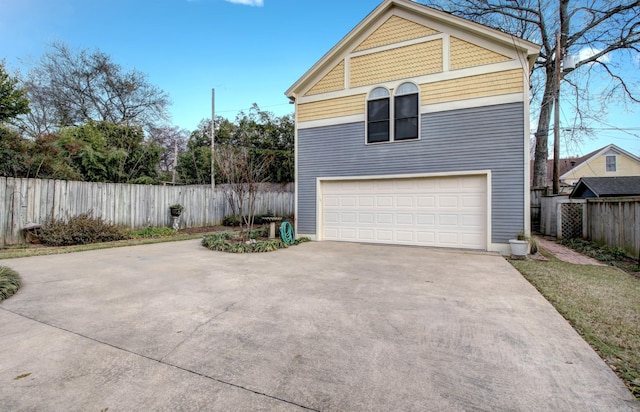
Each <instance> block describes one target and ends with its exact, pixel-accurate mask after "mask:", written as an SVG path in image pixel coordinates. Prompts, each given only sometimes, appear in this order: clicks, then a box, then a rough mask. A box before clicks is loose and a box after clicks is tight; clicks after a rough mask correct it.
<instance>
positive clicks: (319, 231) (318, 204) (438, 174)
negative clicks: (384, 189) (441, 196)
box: [315, 170, 501, 251]
mask: <svg viewBox="0 0 640 412" xmlns="http://www.w3.org/2000/svg"><path fill="white" fill-rule="evenodd" d="M482 175H484V176H486V188H487V205H486V211H487V214H486V219H487V221H486V224H487V226H486V227H487V234H486V235H487V238H486V242H485V244H486V245H487V250H489V251H501V249H494V246H495V245H500V244H494V243H491V234H492V231H493V227H492V225H491V216H492V214H493V210H492V208H491V205H492V197H493V192H492V190H493V188H492V185H491V170H469V171H459V172H436V173H409V174H392V175H362V176H330V177H316V236H315V240H318V241H321V240H323V235H324V234H323V233H322V227H323V220H322V183H324V182H332V181H334V182H335V181H348V180H385V179H422V178H438V177H457V176H482ZM490 248H491V249H490Z"/></svg>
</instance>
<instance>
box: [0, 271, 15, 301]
mask: <svg viewBox="0 0 640 412" xmlns="http://www.w3.org/2000/svg"><path fill="white" fill-rule="evenodd" d="M18 289H20V275H18V273H16V272H15V271H13V270H11V269H9V268H8V267H4V266H0V302H1V301H3V300H5V299H7V298H8V297H9V296H11V295H13V294H14V293H16V292H17V291H18Z"/></svg>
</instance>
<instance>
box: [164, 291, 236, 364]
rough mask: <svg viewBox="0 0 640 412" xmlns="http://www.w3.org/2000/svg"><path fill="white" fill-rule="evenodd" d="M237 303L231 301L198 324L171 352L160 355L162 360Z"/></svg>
mask: <svg viewBox="0 0 640 412" xmlns="http://www.w3.org/2000/svg"><path fill="white" fill-rule="evenodd" d="M236 303H238V302H233V303H230V304H229V305H227V306H225V308H224V309H223V310H222V311H221V312H219V313H217V314H215V315H214V316H212V317H210V318H209V319H208V320H207V321H205V322H202V323H201V324H200V325H198V326H196V328H195V329H193V330H192V331H191V333H189V335H187V336H186V337H185V338H184V339H182V341H181V342H180V343H178V344H177V345H176V346H175V347H174V348H173V349H171V350H170V351H169V352H167V353H166V354H164V355H163V356H162V357H160V361H161V362H164V360H165V359H166V358H167V356H169V355H171V354H172V353H173V352H175V351H176V350H177V349H178V348H179V347H180V346H182V345H183V344H184V343H185V342H186V341H187V340H189V338H191V337H192V336H193V335H194V334H195V333H196V332H198V331H199V330H200V329H201V328H202V327H204V326H206V325H208V324H210V323H211V322H212V321H213V320H215V319H217V318H218V317H220V316H222V315H224V314H225V313H227V312H229V309H231V308H232V307H233V306H234V305H235V304H236Z"/></svg>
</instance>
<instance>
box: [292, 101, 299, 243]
mask: <svg viewBox="0 0 640 412" xmlns="http://www.w3.org/2000/svg"><path fill="white" fill-rule="evenodd" d="M294 97H295V95H294ZM294 106H295V108H294V110H293V119H294V126H293V128H294V129H293V164H294V166H293V170H294V181H293V182H294V189H293V230H294V233H296V234H297V233H298V216H299V214H298V193H300V192H299V191H298V185H299V182H298V176H299V168H298V166H299V155H298V131H299V130H300V129H299V126H298V105H297V104H295V105H294ZM296 237H297V236H296Z"/></svg>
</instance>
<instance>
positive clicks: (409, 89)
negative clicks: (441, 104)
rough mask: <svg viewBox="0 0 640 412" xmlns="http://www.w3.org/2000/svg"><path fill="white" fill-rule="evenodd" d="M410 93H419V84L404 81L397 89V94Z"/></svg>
mask: <svg viewBox="0 0 640 412" xmlns="http://www.w3.org/2000/svg"><path fill="white" fill-rule="evenodd" d="M408 93H418V86H416V85H415V84H413V83H402V84H401V85H400V87H398V90H396V94H408Z"/></svg>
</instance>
